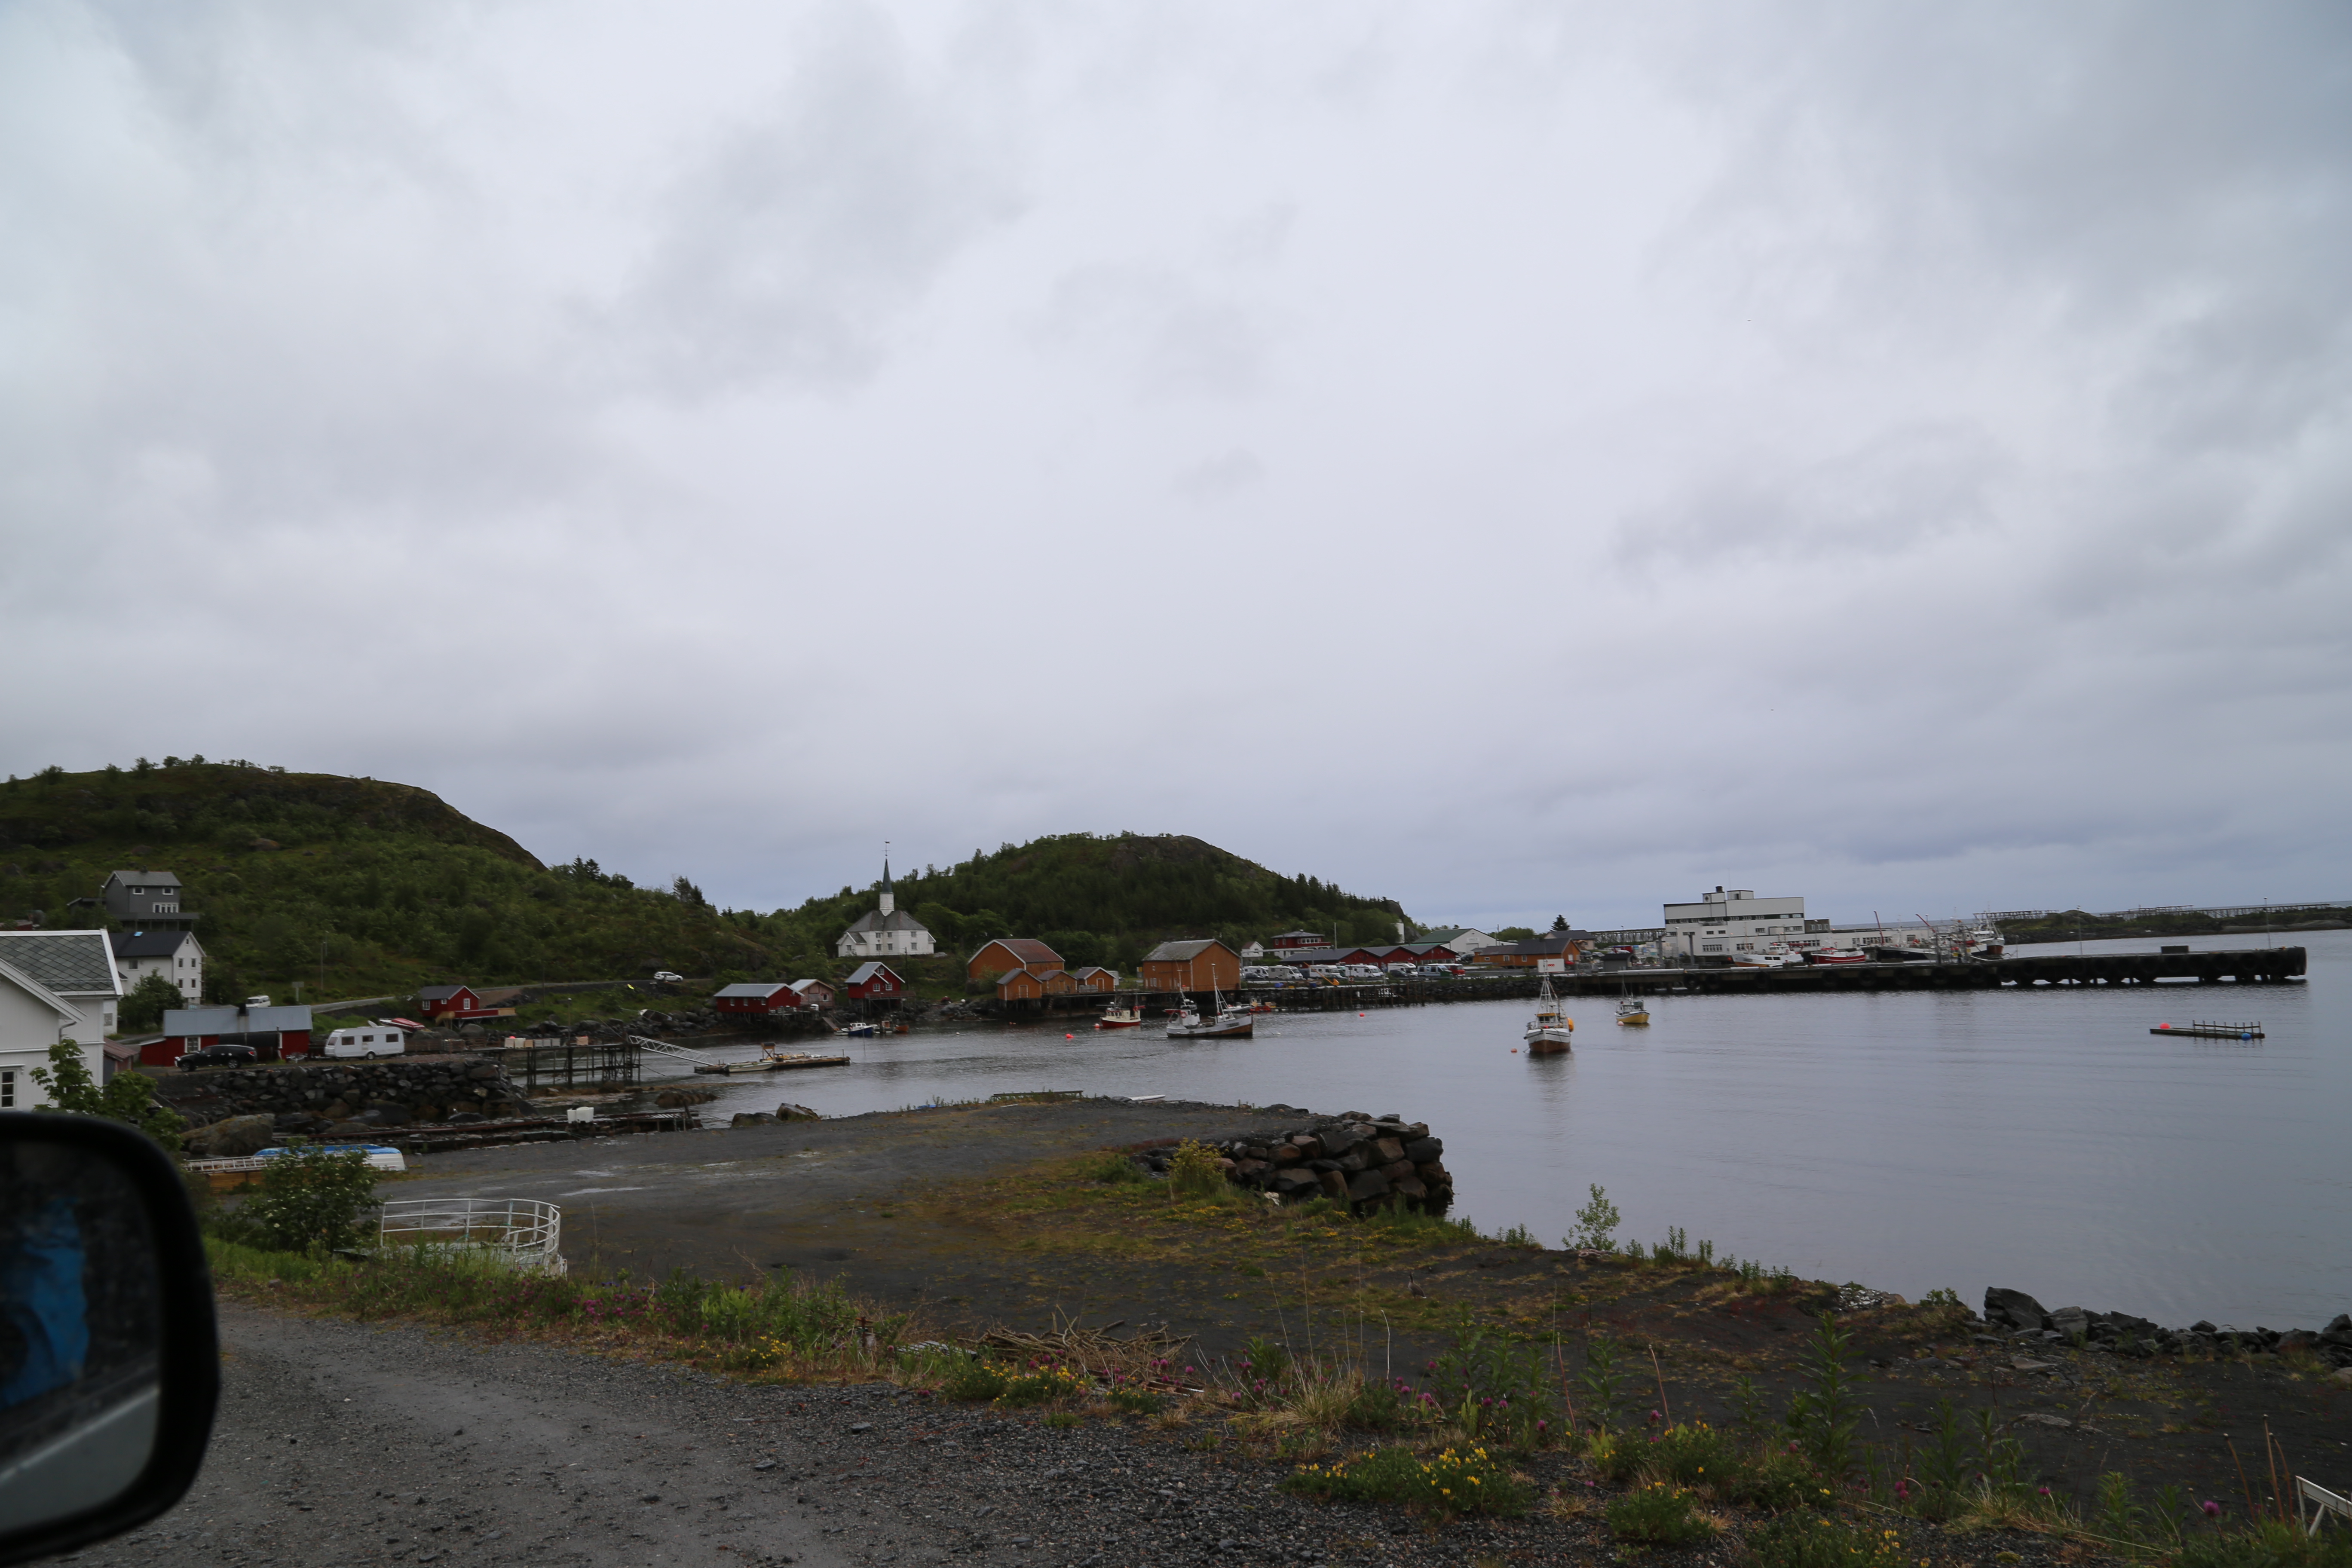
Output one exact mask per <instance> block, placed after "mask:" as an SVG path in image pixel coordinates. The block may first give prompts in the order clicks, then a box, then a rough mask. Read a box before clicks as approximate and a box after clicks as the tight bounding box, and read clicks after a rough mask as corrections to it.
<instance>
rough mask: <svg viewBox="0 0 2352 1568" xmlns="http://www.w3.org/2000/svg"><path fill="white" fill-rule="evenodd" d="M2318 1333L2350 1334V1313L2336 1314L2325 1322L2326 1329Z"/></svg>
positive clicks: (2351, 1323) (2351, 1322) (2351, 1314)
mask: <svg viewBox="0 0 2352 1568" xmlns="http://www.w3.org/2000/svg"><path fill="white" fill-rule="evenodd" d="M2320 1332H2321V1333H2324V1334H2352V1312H2338V1313H2336V1316H2334V1317H2332V1318H2330V1319H2328V1320H2327V1327H2326V1328H2324V1329H2322V1330H2321V1331H2320Z"/></svg>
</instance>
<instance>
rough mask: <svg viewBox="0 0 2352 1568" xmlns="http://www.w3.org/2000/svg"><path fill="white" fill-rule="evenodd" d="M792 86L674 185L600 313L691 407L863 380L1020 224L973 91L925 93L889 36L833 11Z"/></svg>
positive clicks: (855, 11) (882, 23) (853, 12)
mask: <svg viewBox="0 0 2352 1568" xmlns="http://www.w3.org/2000/svg"><path fill="white" fill-rule="evenodd" d="M804 48H805V52H804V54H803V58H801V59H800V61H799V62H798V68H797V70H796V71H795V73H794V79H793V82H792V84H791V86H790V87H789V88H788V89H786V90H785V91H784V92H783V93H782V95H781V96H782V100H783V101H782V102H781V103H778V104H774V105H772V106H769V107H768V108H767V109H766V110H765V111H764V112H763V113H761V115H759V116H758V117H757V118H756V119H754V120H752V121H751V122H749V123H745V124H740V125H737V126H734V127H732V128H730V130H728V131H727V132H724V133H723V134H721V135H720V136H719V139H718V142H717V144H716V145H715V146H713V147H711V148H710V149H709V151H708V152H706V153H703V154H701V155H700V156H698V158H697V159H696V160H695V161H694V163H692V165H691V166H690V167H689V168H688V169H686V170H685V171H683V172H682V173H681V174H679V175H678V177H677V180H676V182H675V185H674V188H673V191H672V194H671V195H670V197H669V200H668V201H667V204H666V211H665V213H664V215H663V221H662V225H661V229H660V232H659V233H658V235H657V236H656V237H655V238H654V240H653V241H652V243H651V244H650V246H649V247H647V253H646V258H645V260H644V263H643V265H642V266H641V268H639V269H638V270H637V273H636V275H635V279H633V280H632V282H631V283H630V285H629V287H628V288H627V289H626V290H625V293H624V294H623V296H622V297H621V299H620V300H619V302H618V305H617V308H616V310H615V311H614V322H615V324H616V325H617V326H618V327H619V328H620V329H621V331H623V332H624V333H625V335H627V336H628V337H630V338H632V339H635V340H638V341H640V342H642V343H643V344H644V346H645V350H646V353H647V354H648V356H649V358H650V359H651V361H652V363H654V364H655V365H656V367H657V369H658V373H659V374H661V375H662V376H663V377H664V378H665V379H666V380H667V382H668V383H669V384H672V385H673V386H674V387H676V388H677V389H678V390H679V391H680V392H682V393H685V394H688V395H700V394H707V393H709V392H711V391H713V390H716V389H719V388H721V387H725V386H730V385H733V384H741V383H745V382H758V381H762V380H766V379H769V378H782V379H786V380H797V381H803V382H808V383H813V384H830V385H840V384H847V383H854V382H856V381H859V380H862V379H864V378H866V377H867V376H869V375H871V374H873V372H874V370H875V368H876V367H877V364H878V363H880V362H881V358H882V355H883V353H885V350H886V344H887V335H888V331H889V329H890V328H891V326H892V325H893V324H894V323H895V322H896V321H898V319H899V318H900V317H901V316H902V315H903V313H904V312H905V311H907V310H908V309H909V308H911V307H912V306H913V305H914V304H915V303H916V302H917V301H918V300H919V299H920V298H921V297H922V295H923V293H924V291H925V290H926V289H928V288H929V286H930V285H931V284H932V283H933V282H934V281H935V280H936V279H938V278H939V277H940V273H941V272H942V271H943V270H944V269H945V268H947V267H948V266H949V265H950V263H951V262H952V261H953V260H954V258H956V256H957V255H958V253H959V252H960V251H961V250H962V249H963V248H964V247H967V246H968V245H970V244H971V243H972V242H973V241H974V240H975V239H977V238H978V237H981V236H982V235H983V234H985V233H986V232H988V231H989V230H990V229H991V228H992V227H993V226H997V225H1000V224H1002V223H1003V222H1005V221H1007V220H1008V219H1009V218H1010V217H1011V216H1013V214H1014V212H1015V211H1017V208H1018V203H1017V201H1016V200H1015V198H1014V196H1013V180H1012V177H1011V174H1010V172H1009V170H1008V169H1007V168H1006V167H1005V164H1004V162H1003V155H1002V154H1001V153H997V152H995V151H994V150H992V148H991V147H990V145H989V139H988V136H987V134H986V132H985V130H984V125H983V121H984V117H983V116H982V114H980V113H979V112H978V110H979V109H980V107H981V106H980V105H978V104H975V103H973V102H971V101H970V100H969V98H968V96H967V93H968V89H971V84H969V83H964V82H960V81H958V80H956V79H953V78H952V77H951V76H950V77H949V78H948V79H940V80H935V79H926V78H925V76H924V73H923V70H922V68H921V67H920V66H919V63H918V62H917V61H916V60H915V59H914V58H910V53H909V51H908V48H907V47H906V46H905V44H904V43H903V41H902V40H901V39H900V38H899V37H898V34H897V31H896V29H895V27H894V26H893V25H892V23H891V22H890V21H889V20H888V19H887V17H886V16H882V15H881V14H879V13H877V12H875V11H872V10H869V9H866V8H864V7H857V8H849V7H843V8H839V9H835V10H833V11H831V12H830V13H829V14H828V15H827V16H825V17H824V24H823V25H822V26H815V27H813V28H811V29H809V30H808V32H807V35H806V37H805V39H804Z"/></svg>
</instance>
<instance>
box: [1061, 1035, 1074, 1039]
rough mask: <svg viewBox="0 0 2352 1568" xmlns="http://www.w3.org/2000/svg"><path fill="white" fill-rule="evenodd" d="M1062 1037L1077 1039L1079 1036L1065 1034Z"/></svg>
mask: <svg viewBox="0 0 2352 1568" xmlns="http://www.w3.org/2000/svg"><path fill="white" fill-rule="evenodd" d="M1062 1038H1064V1039H1066V1040H1075V1039H1076V1038H1077V1036H1076V1035H1064V1036H1063V1037H1062Z"/></svg>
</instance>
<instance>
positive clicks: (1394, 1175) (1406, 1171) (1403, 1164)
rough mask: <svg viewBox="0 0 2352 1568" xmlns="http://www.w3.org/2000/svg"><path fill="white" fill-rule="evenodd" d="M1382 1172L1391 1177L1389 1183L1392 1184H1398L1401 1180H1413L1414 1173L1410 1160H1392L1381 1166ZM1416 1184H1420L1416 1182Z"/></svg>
mask: <svg viewBox="0 0 2352 1568" xmlns="http://www.w3.org/2000/svg"><path fill="white" fill-rule="evenodd" d="M1381 1175H1383V1176H1386V1177H1387V1178H1388V1179H1389V1185H1391V1186H1394V1185H1396V1184H1398V1183H1399V1182H1406V1181H1413V1180H1414V1173H1413V1167H1412V1161H1410V1160H1391V1161H1390V1162H1389V1163H1387V1164H1385V1165H1382V1166H1381ZM1416 1184H1417V1183H1416Z"/></svg>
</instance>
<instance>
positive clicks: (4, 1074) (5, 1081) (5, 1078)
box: [0, 1068, 16, 1110]
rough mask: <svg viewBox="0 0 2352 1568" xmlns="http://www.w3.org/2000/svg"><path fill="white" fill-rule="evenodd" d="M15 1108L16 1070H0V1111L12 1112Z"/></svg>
mask: <svg viewBox="0 0 2352 1568" xmlns="http://www.w3.org/2000/svg"><path fill="white" fill-rule="evenodd" d="M15 1109H16V1068H0V1110H15Z"/></svg>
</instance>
